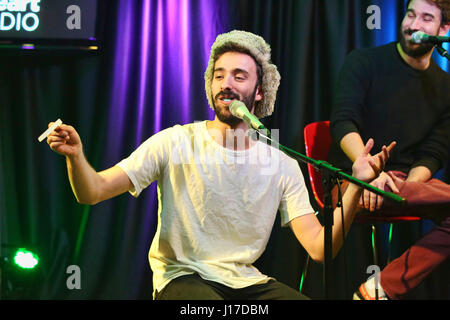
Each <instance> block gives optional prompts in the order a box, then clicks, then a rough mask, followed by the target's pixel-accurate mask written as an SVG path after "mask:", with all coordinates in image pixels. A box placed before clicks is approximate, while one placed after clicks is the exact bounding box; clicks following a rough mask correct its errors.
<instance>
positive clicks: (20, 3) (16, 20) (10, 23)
mask: <svg viewBox="0 0 450 320" xmlns="http://www.w3.org/2000/svg"><path fill="white" fill-rule="evenodd" d="M39 2H41V0H9V1H8V0H0V31H9V30H12V29H13V28H15V30H17V31H21V30H25V31H28V32H32V31H34V30H36V29H37V28H38V27H39V16H38V15H37V14H36V13H38V12H39V11H40V10H41V8H40V6H39Z"/></svg>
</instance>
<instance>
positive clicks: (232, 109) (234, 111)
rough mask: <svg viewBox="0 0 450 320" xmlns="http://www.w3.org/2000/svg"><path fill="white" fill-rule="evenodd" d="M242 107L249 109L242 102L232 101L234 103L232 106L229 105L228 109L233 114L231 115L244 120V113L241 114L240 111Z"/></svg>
mask: <svg viewBox="0 0 450 320" xmlns="http://www.w3.org/2000/svg"><path fill="white" fill-rule="evenodd" d="M241 107H243V108H247V107H246V106H245V104H244V103H243V102H242V101H239V100H234V101H232V102H231V103H230V105H229V107H228V108H229V109H230V112H231V114H232V115H233V116H235V117H238V118H240V119H242V118H243V113H242V112H239V109H240V108H241Z"/></svg>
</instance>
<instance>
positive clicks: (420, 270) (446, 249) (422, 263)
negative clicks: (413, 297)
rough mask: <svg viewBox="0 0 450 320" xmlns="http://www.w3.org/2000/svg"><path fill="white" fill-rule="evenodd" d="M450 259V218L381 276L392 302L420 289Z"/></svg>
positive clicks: (393, 262) (394, 261)
mask: <svg viewBox="0 0 450 320" xmlns="http://www.w3.org/2000/svg"><path fill="white" fill-rule="evenodd" d="M448 257H450V217H447V218H446V219H444V220H443V221H442V222H441V223H440V224H439V226H437V227H436V228H434V229H433V230H431V231H430V232H429V233H427V234H426V235H425V236H424V237H422V238H421V239H420V240H418V241H417V242H416V243H415V244H414V245H413V246H411V247H410V248H409V249H408V250H406V252H405V253H403V254H402V255H401V256H400V257H399V258H397V259H395V260H393V261H392V262H391V263H390V264H388V265H387V266H386V267H385V268H384V269H383V271H381V273H380V284H381V286H382V287H383V289H384V291H385V292H386V294H387V295H388V296H389V298H391V299H400V298H402V296H404V295H405V294H407V293H408V292H410V291H411V290H412V289H414V288H415V287H417V286H418V285H419V284H420V283H421V282H422V281H423V280H424V279H425V278H426V277H427V276H428V275H429V274H430V273H431V272H432V271H433V270H434V269H435V268H436V267H437V266H439V265H440V264H441V263H442V262H444V261H445V260H446V259H447V258H448Z"/></svg>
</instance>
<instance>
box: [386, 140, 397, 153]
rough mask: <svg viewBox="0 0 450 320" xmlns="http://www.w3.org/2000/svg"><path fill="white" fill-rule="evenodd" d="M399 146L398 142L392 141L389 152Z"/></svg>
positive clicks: (388, 148)
mask: <svg viewBox="0 0 450 320" xmlns="http://www.w3.org/2000/svg"><path fill="white" fill-rule="evenodd" d="M396 145H397V142H396V141H392V142H391V144H390V145H389V146H388V147H387V150H388V152H389V153H390V152H391V150H392V149H394V148H395V146H396Z"/></svg>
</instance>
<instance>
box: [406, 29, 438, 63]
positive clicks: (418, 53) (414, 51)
mask: <svg viewBox="0 0 450 320" xmlns="http://www.w3.org/2000/svg"><path fill="white" fill-rule="evenodd" d="M414 32H415V31H413V30H411V29H407V30H405V31H402V30H401V28H400V46H401V47H402V50H403V52H405V53H406V54H407V55H408V56H410V57H413V58H418V57H422V56H424V55H426V54H427V53H429V52H430V51H431V50H432V49H433V47H434V44H432V43H419V44H418V45H417V46H415V47H414V48H413V47H412V45H413V43H412V42H411V41H408V40H406V38H405V33H406V34H409V35H412V34H413V33H414Z"/></svg>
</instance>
